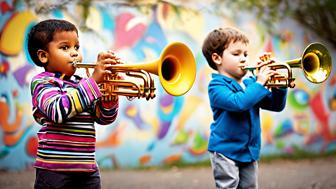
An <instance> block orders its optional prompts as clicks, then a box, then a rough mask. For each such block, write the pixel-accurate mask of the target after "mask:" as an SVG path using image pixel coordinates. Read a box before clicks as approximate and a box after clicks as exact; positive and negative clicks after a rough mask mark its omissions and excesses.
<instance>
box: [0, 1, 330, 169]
mask: <svg viewBox="0 0 336 189" xmlns="http://www.w3.org/2000/svg"><path fill="white" fill-rule="evenodd" d="M42 2H44V1H42ZM47 2H48V1H47ZM51 2H52V1H51ZM0 6H1V7H0V8H1V10H0V11H1V12H0V14H1V21H0V30H1V35H0V53H1V54H0V56H1V59H0V95H1V97H0V169H3V170H22V169H27V168H31V167H32V164H33V162H34V158H35V154H36V146H37V137H36V132H37V131H38V130H39V128H40V126H39V125H38V124H37V123H36V122H35V121H34V119H33V117H32V108H31V95H30V86H29V85H30V80H31V78H32V77H33V75H35V74H37V73H38V72H40V71H42V70H41V69H40V68H37V67H36V66H34V64H33V62H32V61H31V59H30V57H29V55H28V51H27V47H26V38H27V33H28V32H29V30H30V28H31V27H32V25H34V24H35V23H37V22H39V21H41V20H44V19H47V18H58V19H66V20H69V21H71V22H72V23H74V24H75V25H76V26H77V27H78V28H79V30H80V33H79V35H80V40H81V50H82V53H83V56H84V62H94V61H95V60H96V57H97V54H98V53H99V52H101V51H106V50H108V49H112V50H113V51H115V52H116V54H117V55H118V56H119V57H120V58H121V60H122V61H123V62H125V63H128V62H129V63H139V62H146V61H153V60H157V59H158V58H159V57H160V54H161V52H162V50H163V48H164V47H165V46H166V45H168V44H169V43H170V42H173V41H181V42H183V43H185V44H187V45H188V46H189V47H190V48H191V50H192V52H193V54H194V56H195V58H196V61H197V75H196V81H195V84H194V85H193V87H192V88H191V90H190V91H189V92H188V93H187V94H186V95H184V96H179V97H174V96H170V95H168V94H167V93H166V92H165V91H164V89H163V88H162V86H161V85H160V82H159V79H158V77H155V76H154V78H155V83H156V87H157V91H156V98H155V99H153V100H150V101H146V100H145V99H133V100H131V101H130V100H128V99H126V98H124V97H120V109H119V115H118V118H117V120H116V121H115V122H114V123H113V124H111V125H108V126H101V125H97V127H96V128H97V152H96V155H97V161H98V163H99V165H100V167H102V168H126V167H143V166H156V165H170V164H172V163H177V162H183V163H194V162H200V161H204V160H207V159H208V154H207V141H208V136H209V125H210V123H211V121H212V114H211V110H210V107H209V102H208V96H207V84H208V82H209V80H210V74H211V72H212V71H211V69H210V68H209V67H208V65H207V63H206V61H205V59H204V58H203V55H202V52H201V46H202V42H203V39H204V38H205V36H206V35H207V33H208V32H209V31H211V30H213V29H214V28H218V27H221V26H234V27H237V28H239V29H241V30H242V31H244V32H245V33H247V35H248V36H249V38H250V41H251V51H250V53H249V55H250V57H249V59H250V61H255V60H256V57H257V55H258V54H259V53H261V52H263V51H269V52H272V54H273V55H274V56H275V57H276V58H277V59H279V60H289V59H293V58H298V57H300V56H301V54H302V52H303V49H304V48H305V46H306V45H307V44H309V43H310V42H314V41H320V42H323V43H324V44H326V45H327V47H328V48H329V50H330V51H331V55H332V58H333V59H334V60H335V58H336V57H335V51H334V49H332V48H331V46H330V45H328V43H326V42H324V41H321V39H319V38H318V37H316V36H314V35H313V34H311V33H309V31H306V30H304V29H302V28H301V27H300V26H299V25H298V24H297V23H295V22H294V21H291V20H288V21H286V22H283V23H280V24H279V25H278V26H277V27H278V28H279V29H278V32H277V33H275V34H273V35H270V34H268V33H267V32H266V31H264V30H262V29H261V28H260V27H258V24H257V22H258V21H257V20H255V19H254V18H253V17H252V16H249V15H242V16H241V17H238V18H235V19H233V18H225V17H218V16H216V15H213V14H211V11H210V12H209V11H204V12H202V11H198V12H197V11H192V10H189V9H185V8H181V9H178V10H177V9H176V7H173V6H171V5H170V4H165V3H160V4H157V5H155V6H151V7H150V8H147V9H146V10H143V9H142V8H141V7H140V8H139V7H130V6H117V5H114V4H111V3H106V2H105V3H104V2H93V3H92V4H91V6H90V7H89V8H88V9H87V10H86V11H87V13H88V14H87V17H85V18H86V19H84V16H83V15H85V14H82V13H83V11H84V9H83V6H81V5H79V4H78V3H75V2H74V3H69V2H68V3H67V4H66V5H63V6H60V7H52V9H50V10H47V11H40V12H39V13H37V11H36V10H37V8H38V7H36V6H35V7H34V6H33V7H32V6H29V4H26V3H24V1H22V2H21V1H11V0H5V1H1V4H0ZM335 67H336V66H334V68H333V71H332V73H331V77H329V79H328V80H327V81H326V82H325V83H323V84H320V85H316V84H312V83H309V82H308V81H307V80H306V79H305V77H304V75H303V72H302V71H301V70H300V69H298V70H295V71H294V75H295V76H296V88H294V89H289V93H288V101H287V102H288V103H287V106H286V108H285V110H284V111H283V112H280V113H272V112H266V111H263V112H262V116H261V118H262V130H263V133H262V139H263V146H262V155H277V154H293V153H295V152H296V151H298V150H300V151H308V152H319V153H320V152H331V151H334V150H335V149H336V143H335V141H336V119H335V118H336V113H335V111H336V77H335ZM78 74H81V72H80V71H79V73H78Z"/></svg>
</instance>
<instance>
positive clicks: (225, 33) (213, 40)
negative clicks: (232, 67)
mask: <svg viewBox="0 0 336 189" xmlns="http://www.w3.org/2000/svg"><path fill="white" fill-rule="evenodd" d="M236 41H241V42H243V43H246V44H248V43H249V40H248V38H247V36H246V35H245V34H243V33H242V32H240V31H239V30H237V29H234V28H231V27H227V28H218V29H215V30H213V31H211V32H210V33H209V34H208V36H207V37H206V38H205V40H204V42H203V46H202V52H203V55H204V57H205V59H206V60H207V62H208V64H209V66H210V67H211V68H212V69H214V70H217V66H216V63H215V62H214V61H213V60H212V54H213V53H217V54H218V55H220V56H222V55H223V52H224V50H225V49H226V48H227V47H228V46H229V44H230V43H231V42H236Z"/></svg>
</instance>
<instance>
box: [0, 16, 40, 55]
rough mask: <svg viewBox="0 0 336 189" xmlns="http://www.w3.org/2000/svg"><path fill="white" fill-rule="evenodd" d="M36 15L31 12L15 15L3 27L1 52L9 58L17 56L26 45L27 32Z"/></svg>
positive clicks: (0, 40) (0, 42) (0, 39)
mask: <svg viewBox="0 0 336 189" xmlns="http://www.w3.org/2000/svg"><path fill="white" fill-rule="evenodd" d="M35 20H36V15H35V14H33V13H32V12H30V11H23V12H18V13H16V14H14V15H13V16H12V17H11V18H10V19H9V20H8V21H7V23H6V24H5V26H4V27H3V30H2V33H1V36H0V52H1V53H4V54H6V55H9V56H13V55H17V54H19V52H20V51H21V50H22V47H23V45H24V44H25V42H24V40H25V32H26V29H27V27H28V26H29V24H30V23H32V22H33V21H35Z"/></svg>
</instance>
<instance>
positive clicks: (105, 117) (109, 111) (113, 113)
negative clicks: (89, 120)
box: [95, 100, 119, 125]
mask: <svg viewBox="0 0 336 189" xmlns="http://www.w3.org/2000/svg"><path fill="white" fill-rule="evenodd" d="M118 108H119V100H116V101H111V102H104V101H102V100H99V101H97V103H96V104H95V122H97V123H98V124H101V125H107V124H110V123H113V122H114V121H115V119H116V118H117V115H118Z"/></svg>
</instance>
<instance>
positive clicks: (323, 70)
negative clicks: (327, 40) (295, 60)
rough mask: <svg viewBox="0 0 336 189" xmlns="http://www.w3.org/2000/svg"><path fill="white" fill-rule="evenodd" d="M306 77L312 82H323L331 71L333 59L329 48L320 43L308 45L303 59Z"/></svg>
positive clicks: (302, 64)
mask: <svg viewBox="0 0 336 189" xmlns="http://www.w3.org/2000/svg"><path fill="white" fill-rule="evenodd" d="M301 66H302V70H303V72H304V75H305V77H306V78H307V79H308V80H309V81H310V82H312V83H322V82H323V81H325V80H326V79H327V78H328V77H329V75H330V72H331V69H332V61H331V57H330V54H329V52H328V49H327V48H326V47H325V46H324V45H322V44H320V43H312V44H310V45H308V46H307V47H306V49H305V50H304V52H303V55H302V59H301Z"/></svg>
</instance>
